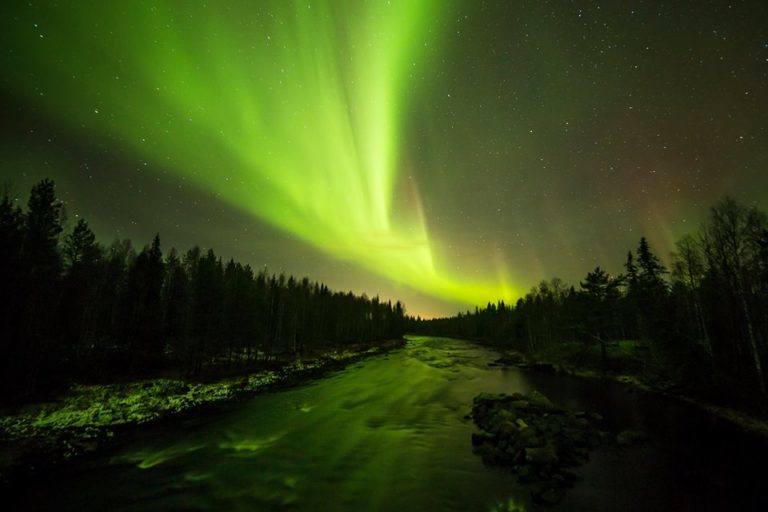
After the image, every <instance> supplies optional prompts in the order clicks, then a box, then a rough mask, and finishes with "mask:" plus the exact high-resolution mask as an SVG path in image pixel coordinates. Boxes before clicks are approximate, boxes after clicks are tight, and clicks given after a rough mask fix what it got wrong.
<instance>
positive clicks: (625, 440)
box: [616, 430, 648, 446]
mask: <svg viewBox="0 0 768 512" xmlns="http://www.w3.org/2000/svg"><path fill="white" fill-rule="evenodd" d="M647 440H648V434H646V433H645V432H643V431H642V430H624V431H622V432H619V434H618V435H617V436H616V442H617V443H618V444H619V446H633V445H637V444H641V443H644V442H646V441H647Z"/></svg>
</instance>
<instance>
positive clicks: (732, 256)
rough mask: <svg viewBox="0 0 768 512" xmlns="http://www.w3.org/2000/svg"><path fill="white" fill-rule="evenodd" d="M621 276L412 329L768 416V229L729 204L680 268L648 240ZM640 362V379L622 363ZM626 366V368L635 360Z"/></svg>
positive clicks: (596, 274)
mask: <svg viewBox="0 0 768 512" xmlns="http://www.w3.org/2000/svg"><path fill="white" fill-rule="evenodd" d="M616 263H617V265H616V267H617V268H622V271H621V273H617V274H612V273H609V272H607V271H606V270H605V269H603V268H601V267H597V268H595V269H594V270H592V271H591V272H589V273H588V274H587V275H586V276H585V277H584V278H583V280H581V281H580V282H579V283H578V284H575V285H569V284H566V283H565V282H564V281H563V280H562V279H558V278H554V279H551V280H548V281H543V282H541V283H540V284H539V285H538V286H535V287H534V288H533V289H532V290H531V291H530V292H529V293H528V294H527V295H525V297H522V298H521V299H519V300H518V301H517V302H516V303H515V304H513V305H512V304H505V303H504V302H498V303H496V304H493V303H489V304H488V305H487V306H485V307H484V308H476V309H475V310H474V311H468V312H466V313H461V314H459V315H457V316H454V317H450V318H437V319H431V320H422V319H420V318H416V319H412V322H411V324H410V325H409V327H410V330H413V331H416V332H421V333H426V334H432V335H443V336H452V337H459V338H468V339H476V340H484V341H487V342H491V343H493V344H496V345H499V346H501V347H504V348H509V349H515V350H520V351H522V352H525V353H528V354H550V355H552V354H554V355H559V356H565V355H567V356H568V357H567V359H568V360H569V361H570V362H572V363H574V364H576V365H583V366H588V365H589V364H590V354H591V355H592V356H593V357H592V360H591V363H592V365H593V366H594V367H598V368H600V369H601V370H602V371H603V372H605V371H612V370H614V371H622V372H630V373H636V374H639V375H642V376H644V377H645V378H646V380H650V381H664V382H671V383H672V384H673V385H674V386H678V387H681V388H683V389H685V390H686V392H688V393H695V394H696V395H699V396H705V397H706V398H707V399H708V400H710V401H720V402H724V403H729V404H738V405H740V406H743V407H748V408H751V409H756V410H761V411H763V412H764V411H765V410H766V404H767V401H766V377H765V370H764V364H765V358H766V344H767V343H768V222H767V221H766V215H765V213H764V212H762V211H760V210H758V209H757V208H755V207H753V206H748V205H744V204H740V203H739V202H737V201H735V200H734V199H731V198H725V199H723V200H721V201H720V202H718V203H717V204H716V205H714V206H713V207H711V208H710V209H709V211H708V214H707V217H706V220H705V221H704V222H703V224H702V225H701V227H700V228H699V229H698V231H697V232H695V233H692V234H689V235H686V236H683V237H682V238H680V239H679V240H677V241H676V250H675V251H674V253H673V254H671V256H670V258H669V265H668V266H669V268H667V266H665V265H664V264H663V263H662V260H661V259H660V258H659V256H658V255H656V254H654V252H653V250H652V248H651V247H650V246H649V244H648V242H647V240H646V239H645V238H641V239H640V242H639V244H638V246H637V248H636V249H635V250H634V251H629V252H628V254H627V257H626V260H625V261H624V262H623V265H622V266H621V267H619V265H618V263H619V262H616ZM619 347H624V348H628V349H629V350H630V351H631V353H632V356H633V357H632V358H631V360H632V361H633V362H634V367H633V368H627V367H621V368H617V367H616V358H612V357H611V354H615V353H617V352H619V351H620V350H619ZM624 362H625V363H626V360H625V361H624Z"/></svg>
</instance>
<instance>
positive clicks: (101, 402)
mask: <svg viewBox="0 0 768 512" xmlns="http://www.w3.org/2000/svg"><path fill="white" fill-rule="evenodd" d="M404 344H405V340H404V339H401V340H391V341H389V342H386V343H383V344H380V345H377V346H374V347H368V348H365V347H359V348H357V349H354V350H351V349H350V350H343V351H329V352H325V353H323V354H322V355H320V356H318V357H316V358H313V359H307V360H296V361H291V362H287V363H285V364H284V365H282V366H280V367H278V368H276V369H269V370H262V371H258V372H255V373H248V374H245V375H239V376H229V377H226V378H222V379H218V380H211V381H206V382H200V381H194V380H190V379H167V378H157V379H148V380H141V381H135V382H127V383H118V384H106V385H75V386H72V387H71V388H70V389H69V390H67V391H66V392H64V393H63V394H62V395H61V396H58V397H56V399H55V400H52V401H50V402H45V403H34V404H27V405H24V406H22V407H19V408H17V409H16V410H13V411H8V412H7V413H6V414H4V415H3V416H2V417H0V485H2V484H7V483H9V482H11V481H12V480H13V479H14V478H16V477H18V476H28V475H29V474H33V473H36V472H38V471H40V470H44V469H47V468H49V467H52V466H56V465H60V464H62V463H66V462H68V461H70V460H72V459H74V458H76V457H78V456H81V455H83V454H89V453H94V452H96V451H98V450H101V449H103V448H105V447H107V446H108V445H110V444H112V443H114V442H115V441H117V440H118V439H120V438H121V437H123V436H124V435H126V434H128V433H129V432H131V431H133V430H135V429H136V428H138V427H141V426H145V425H148V424H150V423H156V422H160V421H163V420H170V419H172V418H177V417H180V416H184V415H187V414H195V413H197V412H199V411H201V410H202V409H205V408H207V407H214V406H216V405H218V404H223V403H226V402H231V401H235V400H239V399H243V398H246V397H249V396H253V395H255V394H258V393H262V392H265V391H269V390H272V389H275V388H279V387H283V386H292V385H296V384H299V383H302V382H305V381H307V380H311V379H315V378H318V377H321V376H322V375H324V374H325V373H327V372H329V371H333V370H339V369H342V368H344V367H346V366H347V365H349V364H352V363H354V362H356V361H359V360H361V359H364V358H367V357H371V356H375V355H379V354H383V353H386V352H388V351H390V350H393V349H396V348H399V347H402V346H403V345H404Z"/></svg>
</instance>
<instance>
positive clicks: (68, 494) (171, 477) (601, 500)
mask: <svg viewBox="0 0 768 512" xmlns="http://www.w3.org/2000/svg"><path fill="white" fill-rule="evenodd" d="M494 357H495V355H494V354H493V353H491V352H489V351H487V350H486V349H483V348H480V347H477V346H474V345H471V344H468V343H465V342H461V341H456V340H446V339H436V338H412V339H411V340H410V342H409V344H408V346H407V347H406V348H404V349H403V350H400V351H397V352H394V353H391V354H390V355H388V356H385V357H377V358H373V359H370V360H367V361H364V362H362V363H359V364H356V365H355V366H354V367H350V368H348V369H347V370H345V371H343V372H339V373H336V374H333V375H331V376H329V377H327V378H325V379H323V380H320V381H316V382H314V383H311V384H308V385H305V386H303V387H299V388H295V389H291V390H287V391H282V392H279V393H274V394H267V395H262V396H258V397H255V398H254V399H252V400H249V401H247V402H243V403H240V404H237V405H236V406H234V407H232V408H230V409H229V410H227V411H222V412H219V413H217V414H214V415H210V416H207V417H205V418H202V419H196V420H194V421H188V422H184V423H179V424H174V425H171V426H167V427H163V428H162V429H158V428H155V429H150V430H148V431H147V432H145V433H144V434H143V435H142V436H140V437H139V438H138V439H136V440H134V441H133V442H131V443H129V444H128V445H126V446H124V447H123V448H122V449H121V450H120V452H119V453H117V454H115V455H113V456H111V457H103V458H99V459H97V460H95V461H91V462H90V463H88V464H82V465H81V466H79V467H78V468H76V470H74V471H69V472H67V474H66V475H60V476H59V477H57V478H56V479H55V481H53V482H52V483H50V485H43V484H42V483H41V484H40V485H31V486H30V487H29V489H26V490H25V492H24V496H23V497H22V498H23V500H24V501H25V502H26V503H25V506H28V507H29V508H37V509H47V508H50V506H51V505H53V504H55V505H56V508H59V509H61V508H64V509H70V510H79V511H80V510H105V509H110V510H171V509H184V510H249V511H250V510H255V511H259V510H295V511H305V510H306V511H310V510H311V511H315V510H339V511H352V510H354V511H356V512H357V511H360V510H382V511H389V510H391V511H397V512H404V511H410V510H419V511H423V510H449V511H450V510H456V511H459V510H460V511H465V510H478V511H488V510H505V511H512V510H514V511H520V510H526V509H528V508H529V506H530V504H529V501H528V491H527V490H526V489H525V488H522V487H520V486H519V485H518V484H517V483H516V481H515V478H514V477H513V475H511V474H509V473H507V472H504V471H502V470H498V469H493V468H487V467H485V466H483V464H482V462H481V461H480V459H479V457H477V456H475V455H474V454H473V453H472V449H471V443H470V433H471V432H472V430H473V427H472V424H471V421H470V420H467V419H466V418H465V415H466V414H467V412H469V408H470V404H471V402H472V398H473V397H474V396H475V395H476V394H477V393H479V392H480V391H489V392H502V391H504V392H512V391H520V392H523V393H526V392H529V391H531V390H532V389H540V390H541V391H543V392H545V393H546V394H548V395H549V396H550V397H551V398H552V399H553V400H554V401H555V402H558V403H560V404H562V405H567V406H572V407H577V408H591V409H593V410H598V411H600V412H601V413H603V414H604V415H605V416H606V421H608V422H609V424H610V425H611V426H613V427H614V428H627V426H637V425H639V426H641V427H642V428H645V429H647V430H649V431H651V432H652V434H653V435H654V439H655V441H654V443H652V444H650V445H647V446H645V447H639V448H637V449H632V450H634V451H629V452H622V453H615V452H614V453H612V452H610V451H598V452H596V453H595V454H594V456H593V459H592V461H591V462H590V463H588V464H587V465H586V466H584V467H583V468H582V469H581V470H580V473H581V474H582V476H583V480H582V481H581V482H579V483H578V484H577V486H576V487H575V488H574V489H573V490H572V491H570V492H569V494H568V496H567V497H566V501H565V502H564V503H563V505H562V507H561V508H562V509H563V510H591V511H592V510H651V509H652V510H676V509H679V507H680V506H681V505H684V506H685V507H684V508H691V509H692V510H693V509H697V510H698V509H711V508H709V506H710V505H711V504H722V503H723V501H722V500H723V499H725V500H729V499H738V497H740V498H741V499H742V500H744V501H743V503H742V504H743V507H742V509H744V508H750V507H751V506H753V505H754V504H756V503H757V501H756V500H758V498H755V493H754V492H752V493H751V494H750V493H749V485H750V484H749V482H746V483H743V485H741V487H739V486H738V485H736V484H735V483H734V481H735V480H736V479H737V478H741V477H740V473H739V472H727V471H726V472H725V475H724V476H723V475H721V478H723V479H724V480H723V481H724V482H725V485H724V486H723V487H722V488H716V489H714V490H713V489H712V488H711V487H707V486H705V489H704V490H702V489H701V488H697V489H696V491H695V492H693V491H690V490H689V487H688V486H687V484H685V483H684V482H683V484H681V483H680V482H681V481H680V479H679V478H678V477H677V476H676V475H677V473H679V472H680V471H681V468H682V469H685V468H690V467H691V466H692V464H689V463H686V462H685V459H686V457H690V455H688V454H686V452H685V450H683V451H682V452H681V451H680V446H678V445H679V444H680V443H681V441H680V437H679V436H677V435H676V434H677V433H678V431H677V429H676V427H674V425H679V423H680V418H681V417H683V418H685V421H684V422H685V424H686V428H687V429H693V430H694V431H701V430H702V429H704V430H706V431H707V432H709V431H710V430H711V429H712V428H715V429H716V430H714V431H712V432H719V430H717V429H719V428H720V427H714V426H712V425H709V424H708V423H707V420H706V419H702V418H699V417H693V416H691V413H690V411H687V410H685V411H681V410H677V409H676V406H674V405H671V404H664V405H663V406H661V405H660V404H659V403H658V400H656V399H653V400H651V401H645V402H644V400H645V399H643V398H642V397H639V396H637V395H634V394H631V393H627V392H626V391H625V390H623V389H622V388H619V387H615V386H603V385H599V384H595V383H586V382H580V381H575V380H572V379H565V378H562V377H557V376H544V375H528V374H524V373H521V372H519V371H516V370H511V371H502V370H500V369H498V368H490V367H489V366H488V362H490V361H491V360H492V359H493V358H494ZM692 439H695V438H692ZM739 439H740V438H739V437H738V436H736V435H735V434H734V437H733V438H732V439H731V440H732V441H733V442H732V443H731V444H729V446H730V447H731V449H735V448H733V447H734V446H736V445H738V442H743V443H744V446H748V447H752V448H754V443H748V442H747V441H746V440H742V441H739ZM688 444H689V445H690V443H688ZM689 451H690V450H689ZM693 451H695V450H693ZM709 453H710V455H712V452H709ZM681 454H682V455H681ZM727 455H728V454H727V453H725V454H723V453H719V452H717V453H714V456H716V457H718V459H716V462H715V464H726V463H728V460H729V459H728V457H727ZM731 455H734V454H731ZM681 461H682V462H681ZM696 464H698V462H696ZM710 466H712V463H710V465H709V466H707V467H710ZM711 473H712V472H711V471H709V470H705V474H704V475H703V476H702V475H696V474H694V475H693V476H692V477H691V478H692V479H693V480H696V479H697V478H698V479H699V480H701V479H702V478H703V479H704V481H705V482H709V481H710V475H711ZM694 488H695V486H694ZM745 489H746V491H745ZM734 497H737V498H734ZM697 507H698V508H697ZM712 510H715V509H712Z"/></svg>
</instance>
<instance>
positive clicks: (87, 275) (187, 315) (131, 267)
mask: <svg viewBox="0 0 768 512" xmlns="http://www.w3.org/2000/svg"><path fill="white" fill-rule="evenodd" d="M0 283H2V284H3V296H4V300H3V303H4V304H3V306H2V311H0V374H1V376H0V379H2V381H0V386H1V388H0V398H2V399H3V401H7V402H8V401H19V400H24V399H28V398H30V397H33V396H36V395H40V394H44V393H47V392H50V391H51V390H52V389H55V388H57V387H59V386H61V385H63V384H66V383H68V382H72V381H75V380H89V379H100V380H104V379H106V380H114V379H117V378H128V377H133V376H139V375H146V374H148V373H152V372H158V371H163V370H165V369H169V368H173V369H177V370H180V371H183V372H185V373H188V374H197V373H199V372H201V370H203V369H204V368H205V367H207V366H209V365H212V364H214V363H215V364H229V365H233V364H240V365H248V364H252V363H257V362H258V363H263V362H269V361H271V360H274V359H275V358H278V357H280V358H286V357H296V356H299V355H302V354H307V353H308V352H318V351H321V350H328V349H338V348H342V347H345V346H351V345H352V344H360V343H372V342H378V341H382V340H387V339H394V338H400V337H402V335H403V333H404V328H405V311H404V307H403V305H402V304H401V303H400V302H397V303H395V304H392V303H391V302H384V301H381V300H380V299H379V298H378V297H374V298H373V299H370V298H367V297H366V296H365V295H363V296H355V295H354V294H353V293H352V292H349V293H341V292H333V291H331V290H329V288H328V287H327V286H325V285H324V284H321V283H317V282H311V281H310V280H309V279H307V278H304V279H296V278H294V277H293V276H288V277H286V276H285V275H283V274H280V275H277V276H276V275H270V274H268V273H267V271H266V270H259V271H256V270H254V269H253V268H251V267H250V266H249V265H244V264H242V263H239V262H236V261H234V260H229V261H227V262H224V261H222V259H221V258H220V257H218V256H217V255H216V254H215V253H214V251H213V250H211V249H209V250H207V251H206V250H202V249H201V248H199V247H193V248H192V249H189V250H188V251H187V252H185V253H183V254H180V253H178V252H177V251H176V250H175V249H171V250H169V251H167V253H166V254H165V255H163V252H162V250H161V243H160V237H159V235H156V236H155V237H154V239H153V240H152V242H151V244H149V245H147V246H145V247H144V248H142V249H141V250H140V251H138V252H137V251H136V250H135V249H134V248H133V246H132V244H131V242H130V240H116V241H115V242H113V243H112V244H111V245H109V246H106V247H105V246H102V245H101V244H100V243H99V242H97V240H96V236H95V235H94V233H93V231H92V230H91V229H90V228H89V226H88V223H87V222H86V221H85V220H84V219H79V220H78V221H77V223H76V224H75V225H74V227H73V228H72V229H71V230H66V229H65V222H64V221H63V212H62V203H61V202H60V201H59V200H58V199H57V198H56V195H55V187H54V183H53V181H51V180H43V181H41V182H39V183H37V184H36V185H35V186H34V187H33V188H32V191H31V193H30V196H29V201H28V203H27V207H26V209H22V208H21V207H19V206H17V205H16V204H15V202H14V201H13V199H12V198H11V194H10V192H9V191H8V190H6V191H5V192H4V194H3V198H2V201H1V202H0Z"/></svg>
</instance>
